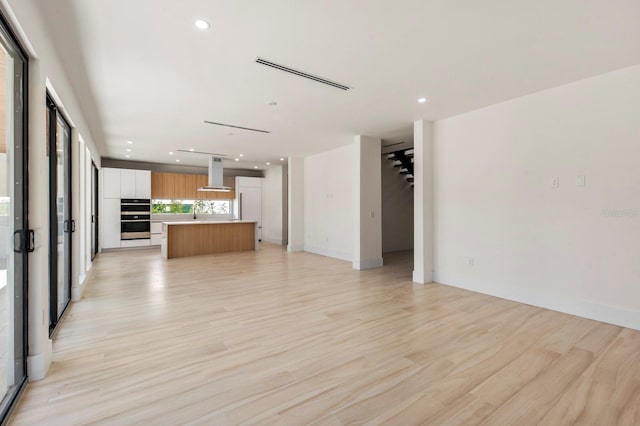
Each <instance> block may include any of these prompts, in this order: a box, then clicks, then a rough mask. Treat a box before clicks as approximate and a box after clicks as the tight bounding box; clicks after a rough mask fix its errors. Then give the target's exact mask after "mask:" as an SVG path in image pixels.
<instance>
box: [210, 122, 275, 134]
mask: <svg viewBox="0 0 640 426" xmlns="http://www.w3.org/2000/svg"><path fill="white" fill-rule="evenodd" d="M204 122H205V123H206V124H213V125H214V126H222V127H231V128H233V129H241V130H249V131H250V132H259V133H271V132H270V131H268V130H260V129H252V128H251V127H243V126H235V125H233V124H226V123H218V122H216V121H208V120H205V121H204Z"/></svg>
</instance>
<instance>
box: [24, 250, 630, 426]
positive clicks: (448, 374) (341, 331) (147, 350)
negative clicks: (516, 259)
mask: <svg viewBox="0 0 640 426" xmlns="http://www.w3.org/2000/svg"><path fill="white" fill-rule="evenodd" d="M386 261H387V262H388V263H389V265H388V266H385V267H384V268H382V269H376V270H371V271H364V272H358V271H354V270H352V269H351V264H349V263H346V262H341V261H337V260H333V259H329V258H325V257H321V256H316V255H312V254H308V253H293V254H287V253H286V252H285V251H283V250H281V249H280V248H279V247H277V246H273V245H268V244H263V245H262V250H261V251H260V252H245V253H237V254H224V255H212V256H203V257H198V258H185V259H174V260H170V261H168V262H166V261H164V260H163V259H162V258H161V257H160V253H159V252H158V251H153V250H147V251H138V252H121V253H106V254H102V255H101V256H100V258H99V260H98V261H97V263H96V264H95V266H94V270H93V274H92V276H91V278H90V279H91V282H90V284H89V287H88V288H87V291H86V294H85V298H84V299H83V300H82V301H81V302H79V303H76V304H73V305H72V306H71V311H70V312H69V314H70V315H69V316H68V317H67V318H66V320H65V322H64V323H63V324H62V327H61V330H60V332H59V334H58V336H57V338H56V340H55V342H54V361H53V365H52V368H51V370H50V372H49V375H48V376H47V378H46V379H45V380H42V381H39V382H35V383H31V384H30V385H29V387H28V389H27V391H26V393H25V395H24V397H23V398H22V401H21V402H20V405H19V407H18V409H17V412H16V414H15V416H14V418H13V419H12V422H13V424H16V425H37V424H46V425H68V424H85V423H92V424H114V425H127V424H138V425H140V424H153V425H159V424H167V425H173V424H203V425H208V424H242V423H247V424H291V425H308V424H324V425H340V424H363V423H368V424H390V425H409V424H414V423H427V424H438V425H439V424H481V423H483V424H490V425H512V424H517V425H526V424H538V423H539V424H548V425H561V424H574V423H580V424H600V425H615V424H623V425H634V424H640V332H638V331H633V330H629V329H625V328H621V327H616V326H612V325H607V324H603V323H598V322H595V321H590V320H586V319H581V318H576V317H572V316H569V315H564V314H560V313H556V312H552V311H548V310H544V309H539V308H534V307H531V306H527V305H522V304H519V303H514V302H509V301H506V300H501V299H497V298H494V297H489V296H484V295H481V294H475V293H471V292H468V291H464V290H460V289H456V288H451V287H446V286H441V285H427V286H420V285H413V284H412V283H411V282H410V277H411V264H410V257H408V256H406V255H405V256H401V255H396V256H393V257H391V258H387V259H386Z"/></svg>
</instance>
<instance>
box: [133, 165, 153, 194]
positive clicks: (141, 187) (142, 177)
mask: <svg viewBox="0 0 640 426" xmlns="http://www.w3.org/2000/svg"><path fill="white" fill-rule="evenodd" d="M136 198H151V171H150V170H136Z"/></svg>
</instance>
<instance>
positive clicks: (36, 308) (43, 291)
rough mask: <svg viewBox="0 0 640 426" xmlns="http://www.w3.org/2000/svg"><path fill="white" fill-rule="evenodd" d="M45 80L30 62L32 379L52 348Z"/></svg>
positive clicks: (47, 362)
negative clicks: (50, 330)
mask: <svg viewBox="0 0 640 426" xmlns="http://www.w3.org/2000/svg"><path fill="white" fill-rule="evenodd" d="M45 93H46V81H45V76H44V74H43V72H42V70H41V67H40V63H39V61H37V60H31V61H30V62H29V227H30V228H31V229H33V230H34V231H35V250H34V252H33V253H31V254H30V255H29V354H28V356H27V374H28V375H29V380H32V381H33V380H40V379H43V378H44V376H45V374H46V373H47V370H48V369H49V366H50V365H51V355H52V352H53V348H52V342H51V340H50V339H49V247H48V244H49V217H48V214H49V204H48V203H49V162H48V160H49V158H48V157H47V152H46V146H47V144H46V143H45V142H46V128H47V117H46V109H45V105H46V97H45Z"/></svg>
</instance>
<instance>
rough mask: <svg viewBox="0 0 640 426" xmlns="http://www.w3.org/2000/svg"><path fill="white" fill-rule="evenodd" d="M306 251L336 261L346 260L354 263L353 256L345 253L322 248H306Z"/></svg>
mask: <svg viewBox="0 0 640 426" xmlns="http://www.w3.org/2000/svg"><path fill="white" fill-rule="evenodd" d="M304 251H308V252H309V253H314V254H319V255H321V256H327V257H332V258H334V259H340V260H346V261H347V262H353V255H352V254H351V253H346V252H343V251H338V250H332V249H326V248H322V247H314V246H304Z"/></svg>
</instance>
